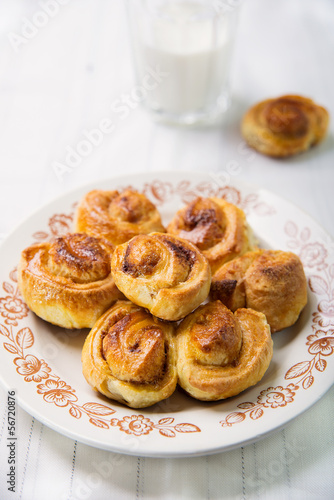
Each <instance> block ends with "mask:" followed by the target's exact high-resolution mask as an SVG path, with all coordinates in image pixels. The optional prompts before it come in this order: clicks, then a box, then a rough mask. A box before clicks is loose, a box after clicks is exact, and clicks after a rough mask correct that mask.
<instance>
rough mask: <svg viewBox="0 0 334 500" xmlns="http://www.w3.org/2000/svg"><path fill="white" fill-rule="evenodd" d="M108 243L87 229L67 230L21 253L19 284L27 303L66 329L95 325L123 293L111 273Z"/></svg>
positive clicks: (36, 311) (34, 310) (39, 314)
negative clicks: (53, 239)
mask: <svg viewBox="0 0 334 500" xmlns="http://www.w3.org/2000/svg"><path fill="white" fill-rule="evenodd" d="M111 254H112V252H111V251H110V247H109V246H108V245H107V244H105V243H104V242H103V241H102V240H98V239H96V238H93V237H91V236H87V235H86V234H68V235H66V236H63V237H61V238H57V239H56V240H55V241H54V242H53V243H50V242H45V243H38V244H35V245H31V246H30V247H28V248H26V249H25V250H24V251H23V252H22V256H21V261H20V264H19V269H18V279H19V287H20V291H21V293H22V296H23V298H24V300H25V301H26V303H27V305H28V306H29V308H30V309H31V310H32V311H33V312H34V313H36V314H37V316H40V317H41V318H43V319H45V320H46V321H49V322H50V323H53V324H54V325H58V326H62V327H64V328H91V327H92V326H93V325H94V323H95V321H96V320H97V319H98V318H99V317H100V316H101V315H102V314H103V313H104V311H106V310H107V309H108V307H110V306H111V305H112V304H113V303H114V302H115V301H116V300H117V299H119V298H121V297H123V295H122V294H121V292H120V291H119V290H118V289H117V287H116V285H115V283H114V280H113V277H112V275H111V272H110V263H111Z"/></svg>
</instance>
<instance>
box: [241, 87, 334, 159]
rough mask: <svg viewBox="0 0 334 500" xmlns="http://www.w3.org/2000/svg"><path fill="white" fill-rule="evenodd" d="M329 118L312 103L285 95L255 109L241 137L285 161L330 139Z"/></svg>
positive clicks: (256, 106)
mask: <svg viewBox="0 0 334 500" xmlns="http://www.w3.org/2000/svg"><path fill="white" fill-rule="evenodd" d="M328 122H329V114H328V112H327V111H326V109H325V108H323V107H321V106H318V105H317V104H315V102H313V101H312V100H311V99H308V98H306V97H301V96H298V95H284V96H282V97H278V98H276V99H267V100H265V101H262V102H259V103H257V104H255V105H254V106H253V107H251V108H250V109H249V110H248V111H247V113H246V114H245V115H244V117H243V120H242V123H241V133H242V135H243V137H244V139H245V140H246V142H247V143H248V144H249V146H251V147H252V148H254V149H256V150H257V151H259V152H260V153H263V154H265V155H269V156H276V157H284V156H290V155H294V154H297V153H302V152H303V151H306V150H307V149H309V148H310V147H311V146H315V145H316V144H318V142H320V141H321V140H322V139H323V138H324V137H325V135H326V132H327V128H328Z"/></svg>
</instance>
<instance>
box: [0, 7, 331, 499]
mask: <svg viewBox="0 0 334 500" xmlns="http://www.w3.org/2000/svg"><path fill="white" fill-rule="evenodd" d="M123 3H124V2H122V1H121V0H109V1H108V0H94V1H93V0H91V1H89V0H68V1H66V0H40V1H33V0H29V1H28V0H3V1H2V2H1V3H0V161H1V163H0V172H1V184H0V210H1V218H0V233H1V237H2V238H4V237H5V236H6V234H7V233H8V232H10V231H11V230H12V228H13V227H15V225H16V224H18V223H19V222H20V221H21V219H22V218H23V217H25V216H26V215H27V214H29V213H30V212H31V211H33V210H35V209H38V208H39V207H40V206H41V205H42V204H43V203H44V202H46V201H48V200H49V199H50V198H53V197H56V196H58V195H61V194H62V193H64V192H66V191H68V190H70V189H71V188H73V187H75V186H79V185H82V184H84V183H86V182H88V181H93V180H95V179H99V178H104V177H107V176H108V175H115V174H117V173H128V174H129V177H130V176H131V173H135V172H140V171H152V172H158V171H161V170H173V169H175V170H187V171H193V170H205V171H212V172H220V171H221V170H222V169H224V167H225V166H226V165H227V163H228V162H229V161H231V160H234V161H237V162H238V165H239V166H240V173H239V174H238V175H240V179H241V180H246V181H250V182H252V183H254V184H257V185H261V186H263V187H266V188H268V189H270V190H272V191H274V192H275V193H277V194H279V195H281V196H283V197H285V198H287V199H289V200H291V201H293V202H295V203H296V204H297V205H298V206H299V207H301V208H303V209H304V210H306V211H307V212H309V213H310V214H311V215H312V216H313V217H314V218H315V219H316V220H318V221H319V222H320V223H321V224H322V225H323V226H324V227H325V229H326V230H327V231H328V232H329V233H331V234H332V235H333V234H334V217H333V215H334V211H333V208H334V203H333V187H334V168H333V166H334V165H333V163H334V149H333V146H334V140H333V121H332V125H331V127H330V133H329V136H328V137H327V139H326V141H325V142H323V143H322V144H321V145H320V146H318V147H317V148H315V149H313V150H311V151H310V152H308V153H305V154H303V155H300V156H296V157H295V158H291V159H288V160H284V161H279V160H274V159H269V158H266V157H263V156H260V155H258V154H254V155H252V156H247V155H246V156H245V155H243V154H242V151H241V150H240V144H242V141H241V138H240V134H239V128H238V127H239V123H240V118H241V116H242V114H243V113H244V112H245V110H246V109H247V107H249V106H250V105H251V104H252V103H254V102H256V101H258V100H262V99H264V98H266V97H272V96H277V95H280V94H284V93H298V94H301V95H305V96H310V97H312V98H314V99H315V100H316V101H317V102H319V103H320V104H323V105H324V106H326V107H327V109H328V110H329V111H330V112H331V115H332V116H334V92H333V81H334V66H333V60H334V4H333V1H332V0H318V1H317V2H315V1H314V0H281V1H280V2H277V1H275V0H248V1H247V2H245V3H244V8H243V10H242V11H241V17H240V24H239V31H238V40H237V44H236V50H235V59H234V65H233V75H232V89H233V106H232V108H231V111H230V113H229V115H228V117H227V118H228V119H227V121H226V123H225V124H224V125H223V126H221V127H219V128H211V129H197V130H184V129H177V128H173V127H167V126H163V125H157V124H155V123H153V122H152V121H151V119H150V117H149V116H148V115H147V114H146V113H145V111H144V110H143V109H141V107H140V106H138V107H136V108H134V109H131V111H130V113H129V116H128V117H127V118H126V119H124V120H123V121H118V122H117V126H116V127H115V129H114V130H113V131H112V133H109V134H106V135H105V136H104V139H103V142H102V144H101V145H99V146H98V147H96V148H94V150H93V151H92V152H91V153H90V154H89V155H87V157H86V158H84V159H83V160H82V162H81V163H80V165H78V166H77V167H75V168H73V169H72V170H71V172H66V173H65V174H64V175H63V176H62V181H60V180H59V179H58V178H57V176H56V174H55V164H56V162H60V163H61V162H63V161H64V158H65V156H66V153H67V151H68V148H73V147H75V146H76V145H77V144H78V142H79V141H80V140H81V139H82V137H83V135H84V133H85V132H84V131H85V130H86V131H87V130H88V131H90V130H92V129H94V128H96V127H97V126H98V125H99V124H100V123H101V120H103V119H106V118H108V119H112V118H113V111H112V110H111V105H112V103H113V102H115V99H118V98H120V96H121V95H122V94H123V93H126V92H129V91H131V89H132V88H133V85H134V75H133V71H132V65H131V58H130V47H129V41H128V31H127V24H126V17H125V12H124V5H123ZM225 3H226V4H227V5H228V4H232V3H233V2H228V0H227V1H226V2H225ZM47 9H49V10H48V12H49V13H48V14H47V15H46V16H45V15H43V14H41V12H45V11H46V10H47ZM36 26H37V27H36ZM328 362H333V360H332V359H329V360H328ZM333 395H334V390H333V388H332V389H331V390H330V391H329V392H328V393H327V394H326V395H325V396H324V397H323V398H322V399H321V400H320V401H319V402H318V403H317V404H316V405H315V406H314V407H312V408H311V409H310V410H309V411H308V412H306V413H305V414H303V415H302V416H299V417H298V418H296V419H295V420H294V421H292V422H291V423H290V424H289V425H288V426H287V427H286V428H285V429H283V430H280V431H279V432H277V433H274V434H272V435H270V436H269V437H267V438H265V439H263V440H261V441H258V442H256V443H255V444H250V445H247V446H244V447H242V448H240V449H236V450H234V451H229V452H226V453H221V454H218V455H213V456H208V457H197V458H187V459H150V458H137V457H131V456H121V455H117V454H114V453H109V452H106V451H101V450H98V449H94V448H91V447H88V446H86V445H83V444H81V443H77V442H74V441H72V440H71V439H69V438H66V437H64V436H62V435H60V434H57V433H56V432H55V431H53V430H50V429H49V428H48V427H45V426H44V425H42V424H41V423H40V422H38V421H37V420H36V419H35V418H33V417H32V416H31V415H28V414H27V413H25V411H24V410H22V409H19V411H18V417H17V435H18V441H17V450H18V451H17V460H18V466H17V470H18V476H17V478H16V492H15V493H11V492H9V491H8V490H7V486H8V485H7V484H6V480H7V479H6V476H5V474H6V473H7V467H8V464H7V456H8V453H7V448H6V443H7V441H6V439H7V413H6V402H7V395H6V393H5V391H4V389H3V388H0V401H1V410H0V429H1V430H0V439H1V442H0V450H1V459H0V460H1V466H0V491H1V493H0V497H1V498H2V499H11V498H15V499H23V500H40V499H44V498H48V499H50V500H51V499H57V500H58V499H62V498H64V499H86V498H87V499H88V498H96V499H105V498H112V499H117V500H123V499H124V500H125V499H144V498H145V499H146V498H164V499H178V498H180V499H181V498H189V499H195V498H199V499H203V498H206V499H218V498H219V499H221V498H228V499H253V498H261V499H262V498H263V499H276V498H277V499H280V500H281V499H301V500H304V499H319V498H325V499H327V498H328V499H329V498H333V494H334V474H333V445H334V433H333V412H334V405H333ZM105 462H107V463H108V464H109V465H110V464H112V467H110V466H105V467H104V468H103V466H102V465H101V464H103V463H104V464H105Z"/></svg>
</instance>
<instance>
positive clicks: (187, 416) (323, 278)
mask: <svg viewBox="0 0 334 500" xmlns="http://www.w3.org/2000/svg"><path fill="white" fill-rule="evenodd" d="M130 184H131V186H133V187H135V188H137V189H139V190H141V191H144V192H145V194H146V195H147V196H148V197H149V198H150V199H151V200H152V201H153V202H154V203H155V204H156V205H157V207H158V208H159V210H160V212H161V214H162V217H163V220H164V222H165V223H167V222H168V221H169V220H170V219H171V217H172V216H173V214H174V213H175V211H176V210H177V209H179V208H180V207H181V206H182V205H183V204H184V203H187V202H189V201H190V200H191V199H193V198H194V197H195V196H196V195H199V194H201V195H203V196H213V195H214V196H223V197H224V198H226V199H227V200H228V201H231V202H233V203H235V204H237V205H239V206H240V207H241V208H243V209H244V211H245V212H246V214H247V219H248V221H249V223H250V225H251V226H252V228H253V230H254V232H255V234H256V236H257V237H258V239H259V240H260V242H261V244H262V245H263V246H264V247H267V248H276V249H282V250H292V251H294V252H295V253H297V254H298V255H299V256H300V258H301V259H302V261H303V264H304V267H305V271H306V274H307V278H308V283H309V290H308V292H309V294H308V296H309V300H308V305H307V307H306V308H305V310H304V311H303V312H302V314H301V316H300V318H299V320H298V322H297V323H296V324H295V325H294V326H293V327H291V328H289V329H286V330H284V331H282V332H279V333H276V334H274V356H273V359H272V362H271V364H270V367H269V369H268V370H267V372H266V374H265V376H264V378H263V379H262V380H261V382H260V383H258V384H257V385H256V386H255V387H253V388H251V389H249V390H247V391H244V392H243V393H241V394H240V395H239V396H237V397H234V398H230V399H228V400H226V401H222V402H216V403H203V402H200V401H196V400H195V399H192V398H190V397H188V396H186V395H185V393H183V392H182V391H181V390H177V391H176V392H175V393H174V394H173V395H172V396H171V397H170V398H169V399H168V400H166V401H164V402H162V403H160V404H157V405H155V406H154V407H152V408H148V409H144V410H141V411H135V410H132V409H129V408H127V407H124V406H122V405H120V404H117V403H115V402H113V401H109V400H107V399H106V398H104V397H103V396H99V395H98V394H97V393H96V392H94V391H93V390H92V389H91V388H90V387H89V386H88V384H87V383H86V381H85V380H84V378H83V376H82V373H81V361H80V357H81V348H82V345H83V342H84V338H85V335H86V334H87V332H88V330H84V331H75V332H73V331H69V330H63V329H61V328H57V327H55V326H52V325H50V324H48V323H46V322H45V321H43V320H41V319H39V318H38V317H36V316H35V315H34V314H33V313H31V312H30V311H28V309H27V307H26V306H25V304H24V303H23V301H22V299H21V298H20V295H19V293H18V289H17V281H16V280H17V278H16V272H15V271H14V269H15V267H16V265H17V263H18V260H19V256H20V251H21V250H22V249H23V248H25V247H26V246H28V245H30V244H31V243H33V242H36V241H41V240H45V239H49V238H51V237H54V236H57V235H61V234H64V233H66V232H68V231H70V230H71V228H72V220H73V212H74V206H75V203H76V202H77V201H79V200H80V198H81V197H82V196H83V195H84V194H85V193H86V192H87V191H89V190H90V189H93V188H99V189H115V188H124V187H126V186H128V185H130ZM0 263H1V270H0V284H1V285H0V286H1V292H0V333H1V335H0V379H1V381H2V383H3V384H4V386H5V387H6V388H7V389H8V390H13V389H14V390H15V391H16V397H17V400H18V403H19V404H20V405H21V406H22V407H23V408H24V409H25V410H26V411H28V412H29V413H30V414H31V415H33V416H35V417H36V418H37V419H39V420H40V421H41V422H43V423H44V424H45V425H47V426H49V427H51V428H53V429H55V430H56V431H58V432H60V433H62V434H64V435H66V436H69V437H71V438H73V439H77V440H79V441H82V442H84V443H86V444H89V445H92V446H95V447H97V448H103V449H107V450H112V451H116V452H121V453H127V454H132V455H141V456H151V457H153V456H155V457H172V456H187V455H201V454H208V453H214V452H219V451H224V450H228V449H231V448H234V447H238V446H241V445H244V444H246V443H249V442H252V441H255V440H257V439H259V438H260V437H263V436H265V435H267V434H268V433H270V432H272V431H274V430H276V429H278V428H280V427H282V426H284V425H285V424H286V423H287V422H289V421H290V420H291V419H293V418H295V417H297V416H298V415H300V414H301V413H302V412H303V411H305V410H306V409H308V408H309V407H310V406H312V405H313V404H314V403H315V402H316V401H317V400H319V399H320V398H321V396H322V395H323V394H324V393H325V392H326V391H327V390H328V389H329V388H330V386H331V384H332V383H333V379H334V356H333V351H334V308H333V294H334V291H333V285H334V252H333V241H332V240H331V239H330V238H329V236H328V235H327V234H326V233H325V232H324V230H323V229H322V228H321V227H320V226H319V225H318V224H317V223H316V222H315V221H314V220H313V219H311V218H310V217H309V216H308V215H306V214H305V213H304V212H302V211H300V210H299V209H298V208H296V207H294V206H293V205H291V204H290V203H288V202H287V201H285V200H283V199H281V198H279V197H278V196H276V195H274V194H273V193H270V192H269V191H266V190H264V189H259V188H256V187H254V186H249V185H245V184H241V183H239V182H238V183H235V184H233V185H232V184H230V185H228V186H221V185H220V183H219V179H218V178H216V179H214V178H212V177H210V176H209V175H206V174H195V173H191V174H190V173H185V172H181V173H177V172H165V173H156V174H142V175H136V176H133V177H132V178H131V180H129V178H125V177H120V178H117V179H110V180H107V181H104V182H96V183H94V185H89V186H85V187H84V188H81V189H77V190H76V191H73V192H72V193H69V194H67V195H64V196H62V197H61V198H59V199H57V200H56V201H53V202H52V203H49V204H48V205H47V206H45V207H43V209H40V210H39V211H37V212H36V213H35V214H33V215H32V216H31V217H29V218H28V219H27V220H26V221H25V222H24V223H23V224H21V225H20V226H19V227H18V228H17V229H16V230H15V231H14V232H13V233H12V234H11V236H9V237H8V238H7V239H6V240H5V241H4V242H3V244H2V246H1V249H0Z"/></svg>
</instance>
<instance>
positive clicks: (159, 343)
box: [82, 300, 177, 408]
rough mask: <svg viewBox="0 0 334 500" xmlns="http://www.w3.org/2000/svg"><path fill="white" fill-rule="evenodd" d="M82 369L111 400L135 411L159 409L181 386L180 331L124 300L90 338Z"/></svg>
mask: <svg viewBox="0 0 334 500" xmlns="http://www.w3.org/2000/svg"><path fill="white" fill-rule="evenodd" d="M82 366H83V374H84V376H85V378H86V380H87V382H88V383H89V384H90V385H91V386H92V387H93V388H94V389H96V390H97V391H99V392H101V393H102V394H104V395H105V396H107V397H108V398H110V399H114V400H116V401H120V402H122V403H124V404H126V405H128V406H131V407H133V408H145V407H147V406H150V405H153V404H154V403H157V402H158V401H161V400H163V399H166V398H168V397H169V396H170V395H171V394H172V393H173V392H174V390H175V387H176V383H177V372H176V345H175V338H174V327H173V326H172V325H171V324H168V323H166V322H162V321H160V320H158V319H157V318H154V317H153V316H152V315H151V314H150V313H148V312H147V311H145V310H144V309H142V308H141V307H138V306H136V305H135V304H132V303H131V302H129V301H124V300H120V301H118V302H116V303H115V304H114V306H112V307H111V309H109V310H108V311H107V312H106V313H105V314H104V315H103V316H102V317H101V318H100V319H99V320H98V321H97V323H96V324H95V326H94V328H93V329H92V330H91V332H90V333H89V335H88V337H87V338H86V341H85V344H84V347H83V351H82Z"/></svg>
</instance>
